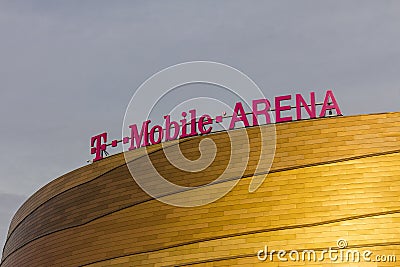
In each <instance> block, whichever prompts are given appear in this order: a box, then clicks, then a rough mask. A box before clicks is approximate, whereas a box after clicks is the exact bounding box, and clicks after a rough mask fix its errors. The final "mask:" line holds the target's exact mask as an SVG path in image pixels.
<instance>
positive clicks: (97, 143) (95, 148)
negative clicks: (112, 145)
mask: <svg viewBox="0 0 400 267" xmlns="http://www.w3.org/2000/svg"><path fill="white" fill-rule="evenodd" d="M102 139H103V141H104V143H102ZM106 143H107V133H102V134H99V135H95V136H93V137H92V138H91V140H90V146H91V147H92V148H91V149H90V153H91V154H95V155H96V157H95V158H94V159H93V162H95V161H98V160H101V159H102V158H103V151H105V150H106V146H107V145H106Z"/></svg>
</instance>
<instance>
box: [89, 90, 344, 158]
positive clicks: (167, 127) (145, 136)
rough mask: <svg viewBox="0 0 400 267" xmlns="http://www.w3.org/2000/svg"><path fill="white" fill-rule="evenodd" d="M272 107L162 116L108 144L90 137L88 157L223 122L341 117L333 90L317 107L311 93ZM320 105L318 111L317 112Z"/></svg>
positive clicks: (260, 103) (103, 137) (256, 103)
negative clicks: (109, 148) (330, 114)
mask: <svg viewBox="0 0 400 267" xmlns="http://www.w3.org/2000/svg"><path fill="white" fill-rule="evenodd" d="M273 103H274V105H273V107H274V108H272V105H271V101H270V100H268V99H265V98H263V99H255V100H253V101H252V107H251V112H248V113H246V111H245V110H244V105H243V103H242V102H237V103H236V104H235V106H234V109H233V114H232V115H231V116H221V115H218V116H215V118H213V117H212V116H211V115H209V114H202V115H201V116H198V114H197V112H196V109H191V110H189V111H188V112H182V113H181V115H182V118H181V119H180V120H179V121H175V120H171V116H170V115H165V116H164V126H162V125H157V124H156V125H151V120H146V121H143V122H142V123H141V125H137V124H132V125H129V129H130V136H126V137H123V138H122V140H112V141H111V143H109V144H107V141H108V140H107V133H106V132H104V133H102V134H99V135H96V136H93V137H92V138H91V140H90V145H91V154H93V155H94V156H95V157H94V159H93V161H98V160H101V159H102V158H103V152H104V151H106V148H107V146H112V147H116V146H117V145H118V143H120V142H122V143H123V144H128V145H129V148H128V149H129V150H134V149H137V148H140V147H145V146H149V145H155V144H159V143H161V142H165V141H171V140H175V139H181V138H187V137H192V136H196V135H204V134H208V133H211V132H212V130H213V123H222V122H223V120H224V119H225V120H227V119H229V120H230V122H229V130H231V129H235V128H238V127H243V126H244V127H251V126H258V125H259V119H260V118H263V119H264V121H265V122H266V123H267V124H270V123H282V122H290V121H294V120H303V119H315V118H323V117H326V114H327V112H328V111H329V112H332V111H333V110H334V111H335V113H336V115H338V116H340V115H342V112H341V111H340V108H339V105H338V103H337V101H336V98H335V96H334V94H333V92H332V90H328V91H326V93H325V97H324V99H323V102H321V103H319V104H317V103H316V96H315V92H311V93H310V95H309V96H308V97H304V96H303V95H301V94H296V95H294V96H293V95H283V96H277V97H275V98H274V101H273ZM319 105H320V106H321V109H320V110H319V112H317V106H319ZM293 109H295V111H296V112H295V116H291V115H288V114H287V113H286V114H284V113H285V112H287V111H290V110H293ZM305 114H306V115H305ZM224 115H225V114H224ZM303 115H305V116H304V117H303Z"/></svg>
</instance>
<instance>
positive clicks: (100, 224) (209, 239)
mask: <svg viewBox="0 0 400 267" xmlns="http://www.w3.org/2000/svg"><path fill="white" fill-rule="evenodd" d="M262 127H265V126H262ZM276 128H277V148H276V156H275V159H274V162H273V165H272V168H271V172H270V174H269V175H268V176H267V178H266V180H265V181H264V183H263V185H262V186H261V187H260V188H259V189H258V190H257V191H256V192H254V193H249V192H248V186H249V183H250V181H251V179H252V177H253V176H254V175H264V173H262V172H261V173H254V172H255V167H256V164H257V160H256V159H257V157H258V155H259V153H260V151H259V149H258V147H259V146H258V145H257V144H258V143H259V142H260V141H261V140H260V135H259V129H258V128H248V129H247V131H248V134H249V136H250V148H251V158H250V161H249V164H248V167H247V169H246V171H245V174H244V176H243V177H242V179H241V180H240V181H239V183H238V184H237V186H236V187H234V188H233V190H232V191H231V192H229V193H228V194H227V195H226V196H225V197H223V198H221V199H220V200H218V201H216V202H214V203H211V204H208V205H205V206H201V207H195V208H179V207H174V206H169V205H166V204H164V203H162V202H159V201H157V200H154V199H151V198H150V197H149V196H148V195H147V194H145V193H144V192H143V191H142V190H141V189H140V188H139V187H138V186H137V185H136V183H135V182H134V180H133V179H132V178H131V176H130V173H129V171H128V169H127V167H126V165H125V162H124V158H123V156H122V155H121V154H119V155H115V156H112V157H109V158H106V159H103V160H101V161H99V162H96V163H93V164H90V165H88V166H84V167H82V168H80V169H77V170H75V171H73V172H70V173H68V174H66V175H64V176H62V177H60V178H58V179H56V180H54V181H53V182H51V183H49V184H48V185H46V186H45V187H43V188H42V189H40V190H39V191H38V192H37V193H35V194H34V195H33V196H32V197H30V198H29V199H28V201H27V202H26V203H24V205H23V206H22V207H21V208H20V210H19V211H18V212H17V214H16V215H15V217H14V218H13V220H12V223H11V225H10V230H9V234H8V239H7V242H6V245H5V247H4V251H3V261H2V265H1V266H13V267H14V266H96V267H97V266H187V265H197V266H256V265H257V266H258V265H259V266H263V265H268V266H301V265H310V266H321V265H323V263H321V262H319V263H314V262H306V263H305V262H279V261H277V259H276V258H275V260H274V262H261V261H259V260H258V259H257V256H256V253H257V251H258V250H260V249H262V248H264V246H265V245H268V247H270V248H271V249H277V250H279V249H285V250H288V251H289V250H294V249H296V250H303V249H315V250H318V249H322V248H329V247H333V246H335V245H336V241H337V240H338V239H339V238H344V239H346V240H347V241H348V245H349V248H352V247H359V248H360V249H363V248H368V249H369V250H371V251H373V253H374V254H381V255H396V254H397V255H399V257H400V233H399V231H400V230H399V229H400V205H399V203H400V202H399V201H400V194H399V193H398V192H399V189H400V165H399V164H398V163H399V162H400V153H399V151H400V134H399V133H400V113H385V114H374V115H362V116H349V117H337V118H327V119H318V120H309V121H299V122H292V123H283V124H278V125H276ZM207 137H210V138H212V139H213V140H214V141H215V142H216V144H217V147H218V154H217V157H216V160H215V161H214V162H213V164H212V165H211V166H210V167H209V168H207V170H206V171H205V172H202V173H200V174H193V173H192V174H191V173H186V172H182V171H179V170H177V169H176V168H175V167H174V166H171V165H170V164H168V162H167V161H166V160H165V156H164V154H163V152H162V151H161V150H159V148H160V147H159V146H152V147H150V148H148V149H149V150H150V151H149V152H150V153H151V159H152V161H153V162H154V163H155V165H156V166H157V167H158V168H159V169H162V172H163V174H164V175H165V176H167V177H168V179H169V180H171V181H172V182H174V183H176V184H180V185H185V186H196V185H200V184H206V183H208V182H210V181H211V180H213V179H215V178H216V176H217V175H219V174H220V173H221V172H222V171H223V169H224V166H226V162H227V157H229V142H228V141H227V138H226V133H218V134H214V135H209V136H207ZM202 138H204V137H196V138H192V139H188V140H184V141H181V142H180V147H181V149H182V150H183V153H184V154H186V155H187V156H188V157H193V158H196V157H198V156H199V154H198V151H197V150H196V149H197V147H198V143H199V141H200V140H201V139H202ZM144 153H146V151H145V149H138V150H136V151H133V152H132V155H131V156H132V158H133V160H132V162H131V163H130V164H135V166H136V165H137V166H140V165H141V160H142V158H141V155H143V154H144ZM209 189H210V192H212V190H213V188H212V186H210V188H209ZM174 197H182V195H181V193H179V194H176V195H175V196H174ZM399 260H400V259H399ZM325 264H326V266H330V264H331V263H328V262H326V263H325ZM337 265H339V266H341V264H337ZM342 266H359V265H357V264H355V265H351V264H349V263H346V264H343V265H342ZM362 266H396V264H395V263H377V262H371V263H363V264H362Z"/></svg>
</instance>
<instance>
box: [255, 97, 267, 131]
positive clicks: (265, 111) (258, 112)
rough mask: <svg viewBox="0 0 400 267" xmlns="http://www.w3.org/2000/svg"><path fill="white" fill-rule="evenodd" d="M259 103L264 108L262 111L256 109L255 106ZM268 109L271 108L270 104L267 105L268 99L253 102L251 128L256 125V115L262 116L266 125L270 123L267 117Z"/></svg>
mask: <svg viewBox="0 0 400 267" xmlns="http://www.w3.org/2000/svg"><path fill="white" fill-rule="evenodd" d="M260 103H264V104H265V108H264V109H262V110H258V109H257V105H258V104H260ZM270 107H271V103H269V101H268V99H257V100H253V126H256V125H258V120H257V116H258V115H264V116H265V121H266V122H267V123H271V118H270V117H269V113H268V111H269V109H270Z"/></svg>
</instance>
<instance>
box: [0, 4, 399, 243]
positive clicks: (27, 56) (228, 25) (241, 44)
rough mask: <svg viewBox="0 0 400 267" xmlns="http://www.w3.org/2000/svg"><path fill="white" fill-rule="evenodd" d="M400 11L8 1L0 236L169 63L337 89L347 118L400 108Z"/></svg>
mask: <svg viewBox="0 0 400 267" xmlns="http://www.w3.org/2000/svg"><path fill="white" fill-rule="evenodd" d="M399 14H400V1H396V0H393V1H361V0H360V1H337V0H335V1H318V0H315V1H151V2H150V1H140V2H139V1H99V0H96V1H94V0H93V1H54V0H43V1H14V0H13V1H11V0H10V1H8V0H3V1H1V2H0V36H1V42H0V104H1V105H0V123H1V139H2V147H1V154H0V166H1V168H0V185H1V187H0V200H1V201H0V239H1V240H3V237H4V236H5V234H6V231H7V227H8V224H9V221H10V219H11V216H12V214H13V213H14V212H15V211H16V209H17V207H18V206H19V205H20V204H21V203H22V202H23V201H24V200H25V199H26V198H27V197H28V196H29V195H31V194H32V193H34V192H35V191H36V190H37V189H39V188H40V187H42V186H43V185H44V184H46V183H47V182H49V181H51V180H52V179H54V178H56V177H58V176H60V175H62V174H64V173H66V172H68V171H71V170H73V169H75V168H77V167H80V166H83V165H85V164H86V160H87V159H89V158H91V155H90V154H89V138H90V137H91V136H92V135H94V134H97V133H100V132H103V131H104V130H107V131H109V132H110V133H112V134H113V135H114V136H118V135H119V134H120V133H121V127H122V120H123V115H124V112H125V108H126V106H127V105H128V102H129V100H130V98H131V96H132V94H133V92H134V91H135V89H136V88H137V87H138V86H139V85H140V84H141V83H142V82H143V81H144V80H145V79H147V78H148V77H149V76H151V75H152V74H154V73H155V72H157V71H160V70H161V69H163V68H165V67H167V66H170V65H174V64H177V63H180V62H185V61H192V60H211V61H217V62H221V63H225V64H228V65H231V66H233V67H235V68H238V69H239V70H241V71H243V72H244V73H246V74H247V75H249V76H250V77H251V78H252V79H253V80H254V81H255V82H256V83H257V84H258V85H259V86H260V87H261V88H262V89H263V91H264V93H265V95H266V96H268V97H273V96H275V95H280V94H290V93H294V92H309V91H317V92H322V91H325V90H326V89H327V88H332V89H334V92H335V94H336V96H337V98H338V100H339V103H340V105H341V108H342V111H343V113H344V114H345V115H350V114H362V113H375V112H386V111H398V110H399V108H398V106H399V105H398V102H399V101H400V75H399V70H400V49H399V47H400V16H399ZM1 242H2V241H1ZM0 245H2V243H0Z"/></svg>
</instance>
